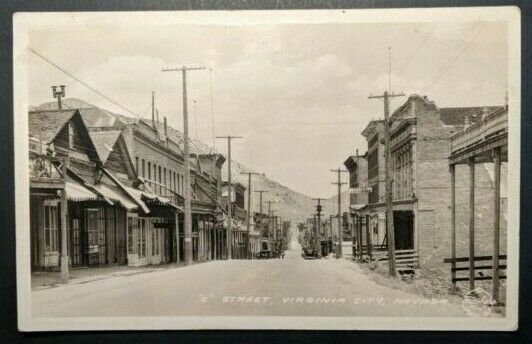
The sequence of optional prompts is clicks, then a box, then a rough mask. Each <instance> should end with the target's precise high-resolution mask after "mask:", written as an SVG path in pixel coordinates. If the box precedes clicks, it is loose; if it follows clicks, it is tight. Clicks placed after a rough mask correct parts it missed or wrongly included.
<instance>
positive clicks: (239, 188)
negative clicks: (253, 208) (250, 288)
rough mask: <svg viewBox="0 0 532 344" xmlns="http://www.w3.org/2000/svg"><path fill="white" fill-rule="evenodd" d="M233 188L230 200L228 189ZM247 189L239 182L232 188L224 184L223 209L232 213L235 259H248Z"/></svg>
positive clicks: (226, 183)
mask: <svg viewBox="0 0 532 344" xmlns="http://www.w3.org/2000/svg"><path fill="white" fill-rule="evenodd" d="M229 187H231V198H232V199H231V200H229V199H228V195H229V192H228V189H229ZM245 192H246V187H245V186H244V185H242V184H240V183H238V182H236V183H233V184H232V185H231V186H230V185H229V183H228V182H226V181H224V182H222V207H223V208H224V209H225V211H231V214H232V219H233V224H232V226H231V227H232V233H231V234H232V248H233V251H232V252H233V255H232V256H233V258H234V259H245V258H247V249H246V247H247V243H248V232H247V228H246V226H245V224H246V223H247V222H246V221H247V213H248V212H247V210H246V208H245V204H244V203H245V201H244V200H245Z"/></svg>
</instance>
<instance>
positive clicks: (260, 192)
mask: <svg viewBox="0 0 532 344" xmlns="http://www.w3.org/2000/svg"><path fill="white" fill-rule="evenodd" d="M253 192H256V193H258V194H259V212H260V214H262V194H263V193H265V192H268V191H266V190H257V191H253Z"/></svg>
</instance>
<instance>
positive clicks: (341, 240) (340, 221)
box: [331, 168, 349, 259]
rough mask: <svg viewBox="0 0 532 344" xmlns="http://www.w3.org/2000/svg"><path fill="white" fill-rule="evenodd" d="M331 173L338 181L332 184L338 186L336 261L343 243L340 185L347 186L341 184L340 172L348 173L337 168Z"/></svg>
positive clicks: (340, 256)
mask: <svg viewBox="0 0 532 344" xmlns="http://www.w3.org/2000/svg"><path fill="white" fill-rule="evenodd" d="M331 172H335V173H337V174H338V181H337V182H336V183H332V184H334V185H337V186H338V249H337V251H336V258H337V259H338V258H342V243H343V241H344V233H343V229H342V185H345V184H347V183H342V178H341V174H342V172H344V173H348V172H349V171H347V170H342V169H340V168H337V169H336V170H331ZM331 227H332V222H331Z"/></svg>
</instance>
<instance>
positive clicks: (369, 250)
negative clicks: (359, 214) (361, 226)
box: [366, 215, 373, 260]
mask: <svg viewBox="0 0 532 344" xmlns="http://www.w3.org/2000/svg"><path fill="white" fill-rule="evenodd" d="M366 242H367V246H366V252H368V257H369V259H370V260H371V251H372V249H373V243H372V241H371V235H370V230H369V215H366Z"/></svg>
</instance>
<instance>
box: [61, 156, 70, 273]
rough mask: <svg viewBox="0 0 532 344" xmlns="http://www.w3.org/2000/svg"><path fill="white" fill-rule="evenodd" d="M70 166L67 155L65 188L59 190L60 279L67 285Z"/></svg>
mask: <svg viewBox="0 0 532 344" xmlns="http://www.w3.org/2000/svg"><path fill="white" fill-rule="evenodd" d="M69 165H70V157H69V156H68V155H67V156H66V157H65V159H64V161H63V166H62V173H63V179H64V182H65V188H64V189H63V190H61V279H62V280H63V283H68V278H69V271H68V260H69V259H68V200H67V193H66V180H67V178H66V176H67V168H68V166H69Z"/></svg>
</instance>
